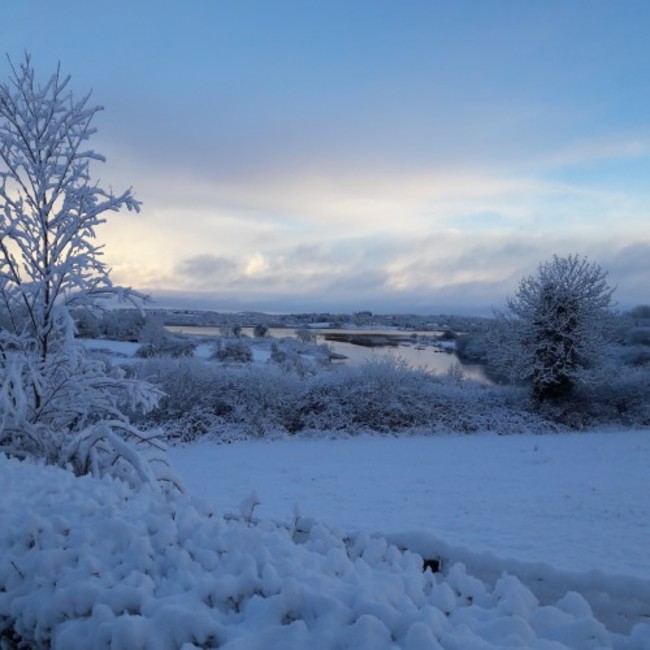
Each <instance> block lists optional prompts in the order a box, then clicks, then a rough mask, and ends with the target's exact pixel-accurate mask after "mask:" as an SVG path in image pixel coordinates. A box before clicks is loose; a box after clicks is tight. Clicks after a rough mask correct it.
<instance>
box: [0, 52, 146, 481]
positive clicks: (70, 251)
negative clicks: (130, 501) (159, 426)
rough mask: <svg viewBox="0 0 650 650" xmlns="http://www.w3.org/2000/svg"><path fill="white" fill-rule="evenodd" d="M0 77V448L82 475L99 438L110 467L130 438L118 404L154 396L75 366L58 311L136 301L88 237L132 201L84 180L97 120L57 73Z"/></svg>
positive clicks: (80, 357) (98, 369)
mask: <svg viewBox="0 0 650 650" xmlns="http://www.w3.org/2000/svg"><path fill="white" fill-rule="evenodd" d="M9 67H10V75H9V80H8V81H7V82H5V83H2V84H0V369H1V372H0V382H1V383H0V450H4V451H8V452H10V453H13V454H18V455H35V456H38V457H41V458H45V459H46V460H47V461H48V462H57V463H63V462H70V461H74V462H75V463H76V464H77V469H78V470H79V471H88V470H90V469H97V465H98V463H99V460H98V457H97V454H98V453H99V451H100V450H101V449H102V448H105V447H106V442H107V440H109V439H110V440H111V444H110V445H109V446H110V447H111V449H112V452H111V453H110V454H109V462H110V463H112V462H113V461H115V458H116V457H118V458H124V457H125V456H127V455H128V453H127V451H126V448H125V447H124V446H123V445H121V443H120V442H119V440H118V437H116V434H115V431H116V430H117V429H120V430H123V431H127V432H128V435H129V436H131V435H133V432H132V430H131V429H129V427H128V423H127V422H126V419H125V417H124V416H123V415H122V412H123V410H124V409H123V407H124V405H125V403H126V401H125V400H128V401H129V403H130V405H131V406H134V405H136V404H141V405H144V406H145V407H146V406H150V405H152V403H153V401H155V398H156V391H154V390H153V389H152V388H151V387H150V386H148V385H146V384H144V383H142V382H131V381H127V380H126V379H125V378H124V376H123V374H122V373H121V372H118V371H111V372H109V370H108V369H107V368H106V367H105V366H104V365H103V364H101V363H98V362H96V361H92V360H90V359H88V358H86V357H85V356H84V354H83V352H82V350H81V349H80V348H79V347H78V346H77V345H76V344H75V342H74V323H73V321H72V319H71V317H70V312H69V311H68V308H69V307H71V306H73V305H75V306H76V305H83V306H86V307H87V308H89V309H92V308H95V307H97V306H98V301H99V300H100V299H102V298H105V297H110V296H116V295H118V296H122V297H127V298H135V297H138V296H137V294H136V293H135V292H133V291H131V290H130V289H124V288H121V287H116V286H113V284H112V283H111V280H110V278H109V275H108V270H107V268H106V266H105V264H104V263H103V261H102V259H101V246H99V245H98V244H97V243H96V239H95V236H96V229H97V227H98V226H99V225H101V224H102V223H104V221H105V215H106V214H107V213H109V212H115V211H118V210H120V209H122V208H127V209H128V210H135V211H137V210H139V207H140V203H139V202H138V201H137V200H136V199H135V198H134V196H133V193H132V192H131V190H130V189H129V190H126V191H125V192H122V193H121V194H115V193H114V192H113V191H112V190H105V189H103V188H102V187H101V186H100V185H99V184H98V183H95V182H93V181H92V180H91V173H90V166H91V163H93V162H100V161H103V160H104V159H103V157H102V156H100V155H99V154H97V153H95V152H94V151H92V150H91V149H89V148H88V145H87V142H88V140H89V139H90V138H91V136H92V135H93V134H94V133H95V132H96V129H95V128H94V127H93V120H94V118H95V116H96V114H97V113H98V111H100V110H101V107H99V106H92V105H90V103H89V100H90V95H85V96H83V97H82V98H81V99H75V97H74V96H73V94H72V92H71V90H70V88H69V86H70V77H68V76H63V75H62V74H61V71H60V69H57V70H56V72H55V73H54V74H53V75H52V76H51V77H50V78H49V79H47V80H46V81H45V82H41V81H40V80H39V79H38V78H37V76H36V74H35V71H34V68H33V66H32V62H31V59H30V57H29V55H25V58H24V59H23V60H22V61H21V63H20V64H19V65H14V64H13V63H12V61H11V60H9ZM102 421H103V424H102V426H101V427H99V428H97V425H98V423H100V422H102ZM107 421H110V422H111V424H106V422H107ZM93 426H94V427H95V428H94V429H90V428H89V427H93ZM82 432H83V436H82V437H80V435H81V434H82ZM82 440H85V441H86V443H87V444H86V445H85V447H84V444H82ZM118 447H119V448H120V450H121V451H118ZM81 449H85V452H84V453H81V451H80V450H81ZM104 450H105V449H104ZM115 454H116V455H117V456H115ZM133 460H135V457H133ZM136 464H137V463H136ZM141 473H142V472H141Z"/></svg>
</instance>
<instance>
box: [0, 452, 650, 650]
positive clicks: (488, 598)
mask: <svg viewBox="0 0 650 650" xmlns="http://www.w3.org/2000/svg"><path fill="white" fill-rule="evenodd" d="M348 442H349V441H348ZM343 444H347V442H344V443H343ZM268 447H269V448H270V447H271V445H268ZM199 450H200V448H199ZM261 496H262V495H261ZM262 498H263V497H262ZM254 501H255V498H253V499H249V501H248V504H246V503H244V504H243V506H246V505H251V504H252V503H253V502H254ZM246 514H247V515H248V514H251V512H250V509H249V510H248V511H247V512H246ZM0 521H2V523H3V525H2V526H1V527H0V638H5V639H7V640H8V643H10V644H12V643H13V641H12V640H11V638H12V636H13V637H15V636H16V635H18V636H20V637H21V638H22V640H23V641H25V642H26V643H27V645H28V646H29V647H33V648H39V647H50V644H51V647H53V648H55V649H57V648H65V649H66V650H75V649H77V648H83V649H87V648H111V649H113V650H120V649H129V650H138V649H144V648H148V649H158V648H160V649H161V650H162V649H166V648H183V649H184V650H190V649H191V648H217V647H218V648H221V649H222V650H252V649H256V648H259V649H262V648H264V649H266V648H283V650H298V649H300V650H303V649H304V648H310V649H314V650H331V649H332V648H341V649H342V650H343V649H350V650H352V649H354V650H364V649H366V650H384V649H385V650H389V649H390V650H397V649H402V648H403V649H405V650H429V649H436V648H445V649H453V648H459V649H460V648H462V649H463V650H471V649H472V648H477V649H478V648H485V649H488V648H504V649H505V648H523V647H527V648H538V649H540V650H551V649H552V650H561V649H562V648H565V649H566V648H570V649H581V648H584V649H587V648H590V649H591V648H593V649H595V648H621V649H622V650H624V649H629V650H632V649H635V650H647V649H648V648H650V626H649V625H647V624H645V623H643V622H640V621H639V620H634V621H632V623H633V625H632V624H631V625H630V626H629V627H630V629H629V630H626V631H625V632H612V631H610V630H608V629H606V627H605V626H604V625H603V623H602V622H600V621H599V620H597V618H596V617H595V616H594V613H593V611H592V607H591V605H590V603H589V602H587V600H586V599H585V598H584V597H583V596H582V595H580V594H579V593H575V592H568V593H564V594H562V596H561V597H560V598H557V599H555V600H554V601H553V602H550V603H547V602H541V601H540V600H539V598H538V597H537V596H536V595H535V594H534V593H533V592H532V591H531V590H530V589H529V587H528V586H526V585H525V584H523V583H522V581H521V580H519V579H518V578H517V577H516V576H515V575H512V574H510V573H502V574H501V575H499V576H498V577H497V578H496V579H495V580H493V581H486V580H480V579H478V578H477V577H475V576H473V575H472V574H471V572H469V571H468V570H467V569H466V567H465V566H464V565H463V564H461V563H455V564H452V565H450V566H449V567H448V568H447V569H446V570H445V571H444V572H443V573H440V574H434V573H432V572H431V571H430V570H428V569H427V570H426V571H423V563H422V558H421V557H420V556H419V555H417V554H415V553H412V552H409V551H404V550H400V549H399V548H398V547H397V546H395V545H393V544H391V543H390V542H389V541H387V540H386V539H385V538H382V537H380V536H375V535H370V534H368V533H364V532H360V533H356V534H355V533H352V534H350V533H344V532H343V531H339V530H337V529H336V528H331V527H328V526H324V525H321V524H317V523H315V522H311V521H309V520H306V519H303V518H302V517H300V515H299V514H298V513H295V514H294V518H293V519H292V521H291V523H290V524H289V525H287V526H281V525H278V524H277V523H274V522H271V521H269V520H254V521H253V520H247V519H246V518H244V519H242V518H239V517H226V518H224V517H222V516H220V515H219V514H218V513H217V512H215V511H214V510H213V509H212V508H211V507H210V505H209V504H206V503H205V502H203V503H202V502H201V501H199V500H197V499H192V498H191V497H189V496H186V495H167V496H166V495H163V494H161V493H160V492H156V491H153V490H151V489H148V488H145V489H142V490H140V491H139V492H132V491H130V490H129V489H128V488H127V487H126V485H124V484H119V483H118V482H111V481H110V480H109V479H103V480H98V479H93V478H91V477H88V476H86V477H82V478H75V477H74V476H73V475H72V474H71V473H68V472H65V471H63V470H60V469H57V468H54V467H42V466H38V465H34V464H31V463H27V462H19V461H16V460H8V459H6V458H4V457H0ZM647 602H648V601H646V605H647ZM638 618H640V617H638V616H637V617H636V619H638ZM7 647H14V646H13V645H9V646H7Z"/></svg>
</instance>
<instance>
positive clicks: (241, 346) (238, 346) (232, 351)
mask: <svg viewBox="0 0 650 650" xmlns="http://www.w3.org/2000/svg"><path fill="white" fill-rule="evenodd" d="M212 358H213V359H216V360H217V361H223V362H232V363H250V362H251V361H252V360H253V351H252V350H251V347H250V345H248V343H246V341H244V340H243V339H240V338H235V339H230V340H229V339H226V340H225V341H224V340H221V339H219V340H218V341H217V344H216V347H215V350H214V353H213V355H212Z"/></svg>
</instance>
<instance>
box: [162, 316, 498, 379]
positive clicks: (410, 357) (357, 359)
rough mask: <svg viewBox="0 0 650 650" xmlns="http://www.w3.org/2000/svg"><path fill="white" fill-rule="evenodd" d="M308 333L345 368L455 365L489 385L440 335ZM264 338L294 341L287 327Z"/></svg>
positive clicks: (187, 330) (196, 331)
mask: <svg viewBox="0 0 650 650" xmlns="http://www.w3.org/2000/svg"><path fill="white" fill-rule="evenodd" d="M167 329H168V330H169V331H171V332H176V333H179V334H190V335H194V336H209V337H220V336H221V331H220V329H219V328H218V327H200V326H196V325H168V326H167ZM310 331H313V332H314V333H315V334H316V339H317V340H316V342H317V343H318V344H319V345H320V344H323V343H325V344H327V345H328V346H329V347H330V349H331V350H332V351H333V352H334V353H336V354H338V355H342V356H344V357H346V358H345V359H344V360H343V361H341V362H342V363H346V364H348V365H360V364H362V363H364V362H366V361H368V360H370V359H381V358H384V357H392V358H398V359H403V360H404V361H406V363H408V364H409V365H410V366H413V367H415V368H424V369H425V370H427V371H429V372H432V373H436V374H444V373H446V372H448V371H449V370H450V368H452V367H453V366H456V365H458V366H460V368H461V369H462V371H463V374H464V375H465V376H466V377H468V378H471V379H476V380H478V381H480V382H482V383H490V382H489V380H488V379H487V378H486V376H485V373H484V371H483V368H482V366H479V365H471V364H465V363H462V362H461V361H460V360H459V359H458V357H457V356H456V354H455V353H454V351H453V348H446V349H441V347H440V343H441V342H440V341H439V340H437V339H436V338H435V336H436V334H440V332H431V331H410V330H409V331H404V330H383V329H382V330H378V329H363V330H362V329H313V330H311V329H310ZM242 334H245V335H246V336H249V337H251V338H253V328H252V327H243V328H242ZM267 335H268V336H269V337H273V338H278V339H281V338H296V334H295V329H292V328H290V327H287V328H280V327H272V328H270V329H269V330H268V334H267ZM332 335H334V336H337V338H338V337H339V336H342V337H355V336H363V335H367V336H376V337H381V338H383V339H385V340H386V342H387V345H376V346H372V347H368V346H365V345H357V344H354V343H350V342H347V341H341V340H334V341H333V340H328V339H327V337H328V336H332ZM337 363H338V362H337Z"/></svg>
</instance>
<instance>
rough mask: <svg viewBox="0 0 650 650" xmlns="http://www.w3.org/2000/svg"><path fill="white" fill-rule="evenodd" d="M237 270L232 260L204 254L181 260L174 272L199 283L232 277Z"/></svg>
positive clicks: (235, 263) (236, 265)
mask: <svg viewBox="0 0 650 650" xmlns="http://www.w3.org/2000/svg"><path fill="white" fill-rule="evenodd" d="M237 270H238V264H237V262H235V261H234V260H231V259H228V258H226V257H219V256H217V255H210V254H205V255H195V256H194V257H190V258H188V259H184V260H181V262H179V263H178V264H177V265H176V268H175V274H176V275H177V276H181V277H183V278H187V279H189V280H191V281H194V282H198V283H200V284H206V283H208V282H212V281H214V280H215V279H217V278H224V277H225V278H229V277H233V276H234V275H235V273H236V272H237Z"/></svg>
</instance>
